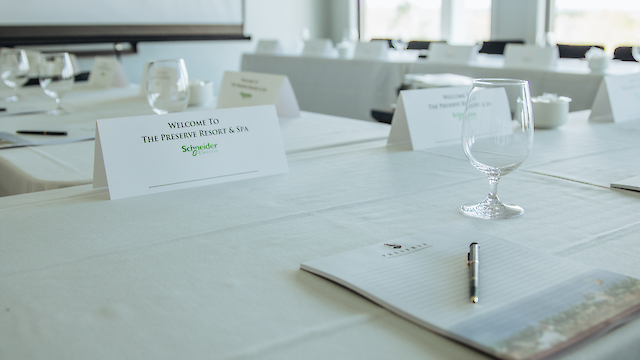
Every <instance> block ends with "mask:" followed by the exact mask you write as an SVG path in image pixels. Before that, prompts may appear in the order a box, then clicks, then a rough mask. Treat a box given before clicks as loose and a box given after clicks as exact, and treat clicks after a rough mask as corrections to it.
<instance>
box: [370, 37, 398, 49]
mask: <svg viewBox="0 0 640 360" xmlns="http://www.w3.org/2000/svg"><path fill="white" fill-rule="evenodd" d="M378 40H380V41H386V42H387V44H388V45H389V48H390V49H393V48H394V47H393V40H391V39H371V41H378Z"/></svg>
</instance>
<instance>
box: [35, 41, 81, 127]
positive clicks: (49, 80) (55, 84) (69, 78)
mask: <svg viewBox="0 0 640 360" xmlns="http://www.w3.org/2000/svg"><path fill="white" fill-rule="evenodd" d="M38 65H39V73H40V76H39V79H40V87H41V88H42V90H44V93H45V94H47V95H48V96H49V97H52V98H53V99H54V100H55V101H56V108H55V109H53V110H51V111H49V114H51V115H56V116H58V115H61V114H64V113H70V112H71V111H69V110H68V109H66V108H63V107H62V97H63V96H64V95H65V94H66V93H68V92H69V91H71V89H73V82H74V81H75V73H74V71H73V64H72V62H71V57H70V56H69V53H66V52H64V53H50V54H42V55H40V63H39V64H38Z"/></svg>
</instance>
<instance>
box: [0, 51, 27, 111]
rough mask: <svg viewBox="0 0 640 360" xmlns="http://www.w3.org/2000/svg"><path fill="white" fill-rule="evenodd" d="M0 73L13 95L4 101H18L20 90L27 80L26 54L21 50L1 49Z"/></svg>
mask: <svg viewBox="0 0 640 360" xmlns="http://www.w3.org/2000/svg"><path fill="white" fill-rule="evenodd" d="M0 72H1V73H2V80H3V81H4V83H5V84H7V86H9V87H12V88H13V91H14V95H13V96H10V97H8V98H6V99H5V100H6V101H18V100H20V99H21V96H20V88H21V87H22V85H24V84H25V83H26V82H27V80H29V60H28V59H27V53H26V52H25V51H24V50H23V49H9V48H7V49H2V52H0Z"/></svg>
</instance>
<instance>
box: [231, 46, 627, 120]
mask: <svg viewBox="0 0 640 360" xmlns="http://www.w3.org/2000/svg"><path fill="white" fill-rule="evenodd" d="M241 69H242V71H254V72H263V73H272V74H282V75H287V76H288V77H289V80H291V84H292V86H293V89H294V91H295V93H296V97H297V98H298V102H299V104H300V108H301V109H304V110H307V111H313V112H319V113H323V114H331V115H336V116H345V117H349V118H354V119H362V120H371V110H372V109H387V108H389V107H390V105H391V104H392V103H395V102H396V99H397V90H398V87H399V86H400V85H401V84H402V81H403V79H404V75H405V74H411V73H433V74H439V73H454V74H459V75H464V76H469V77H473V78H481V77H490V78H496V77H499V78H516V79H524V80H528V81H529V84H530V87H531V94H532V95H533V96H538V95H542V93H543V92H551V93H557V94H560V95H564V96H568V97H570V98H572V99H573V101H572V102H571V110H572V111H578V110H586V109H590V108H591V104H592V103H593V99H594V98H595V96H596V92H597V91H598V86H600V82H601V81H602V79H603V77H604V75H603V74H594V73H591V72H590V70H589V68H588V65H587V62H586V61H584V60H579V59H559V61H558V66H557V68H556V69H555V70H536V69H512V68H504V59H503V58H502V56H500V55H486V54H480V56H479V57H478V60H477V61H476V62H475V63H474V64H473V65H456V64H434V63H430V62H429V61H428V60H427V61H425V60H418V61H407V60H402V58H399V59H397V60H388V61H380V60H349V59H333V58H312V57H300V56H284V55H261V54H244V55H243V57H242V66H241ZM637 71H640V65H638V64H636V63H629V62H626V63H625V62H621V61H614V62H612V63H611V66H610V68H609V69H608V70H607V73H606V74H607V75H609V74H610V75H620V74H628V73H632V72H637Z"/></svg>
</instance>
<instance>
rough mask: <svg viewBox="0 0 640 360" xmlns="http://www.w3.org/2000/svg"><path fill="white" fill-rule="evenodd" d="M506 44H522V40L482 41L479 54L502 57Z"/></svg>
mask: <svg viewBox="0 0 640 360" xmlns="http://www.w3.org/2000/svg"><path fill="white" fill-rule="evenodd" d="M507 44H524V40H491V41H484V42H483V43H482V47H481V48H480V51H478V52H479V53H481V54H491V55H502V54H504V47H505V46H507Z"/></svg>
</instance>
